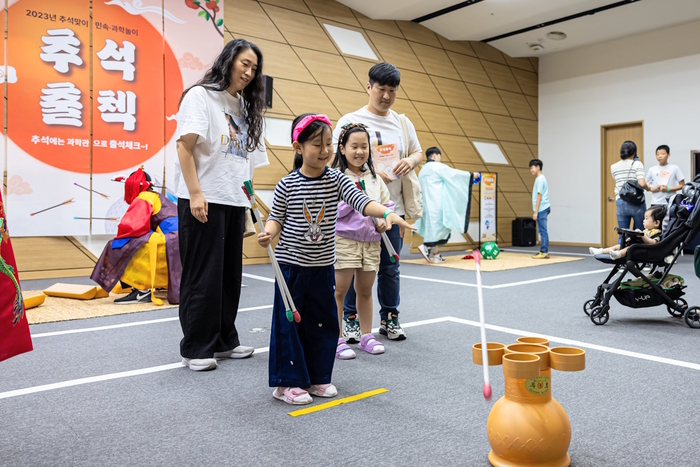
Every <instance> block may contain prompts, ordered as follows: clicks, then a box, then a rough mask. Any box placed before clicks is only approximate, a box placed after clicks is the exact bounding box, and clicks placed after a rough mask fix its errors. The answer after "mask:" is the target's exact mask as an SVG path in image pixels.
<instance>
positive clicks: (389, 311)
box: [333, 62, 423, 342]
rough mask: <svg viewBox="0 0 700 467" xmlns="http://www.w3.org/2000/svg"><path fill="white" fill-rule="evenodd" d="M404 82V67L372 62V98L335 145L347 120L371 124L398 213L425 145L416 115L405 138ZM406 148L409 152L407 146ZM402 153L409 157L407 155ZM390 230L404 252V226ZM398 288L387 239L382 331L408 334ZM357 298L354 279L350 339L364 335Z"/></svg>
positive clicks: (381, 277)
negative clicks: (398, 108) (398, 105)
mask: <svg viewBox="0 0 700 467" xmlns="http://www.w3.org/2000/svg"><path fill="white" fill-rule="evenodd" d="M400 82H401V73H400V72H399V70H398V69H397V68H396V67H395V66H394V65H391V64H389V63H386V62H382V63H378V64H376V65H374V66H373V67H372V68H370V70H369V81H368V83H367V94H369V102H368V103H367V105H366V106H364V107H362V108H361V109H359V110H356V111H355V112H350V113H349V114H346V115H344V116H343V117H341V119H340V120H338V123H337V124H336V126H335V130H334V131H333V144H334V147H337V145H338V137H339V135H340V129H341V127H342V126H343V125H346V124H348V123H363V124H364V125H366V126H367V130H368V131H369V134H370V139H371V146H372V158H373V161H374V167H375V169H376V172H377V175H379V176H380V177H382V179H383V180H384V182H385V183H386V185H387V187H388V188H389V194H390V196H391V201H393V202H394V204H395V208H394V209H395V211H396V214H399V215H400V216H402V217H405V215H406V207H405V206H404V196H409V194H404V193H403V191H402V180H401V177H403V176H405V175H407V174H409V172H411V171H412V170H413V169H415V167H416V166H417V165H418V164H420V163H421V161H422V160H423V151H422V149H421V146H420V143H419V142H418V136H417V135H416V129H415V128H414V126H413V124H412V123H411V121H410V120H408V118H406V119H405V123H406V134H407V138H404V136H403V135H404V130H403V126H402V121H401V117H400V116H399V115H398V114H397V113H396V112H394V111H393V110H391V106H392V105H393V104H394V101H395V100H396V93H397V92H398V88H399V83H400ZM404 118H405V117H404ZM405 139H406V140H405ZM405 148H406V149H407V151H406V152H404V151H405ZM402 156H406V157H403V158H402ZM419 196H420V195H419ZM386 234H387V236H388V237H389V240H390V241H391V244H392V245H393V247H394V249H395V250H396V251H397V252H398V253H399V254H400V252H401V247H402V246H403V232H402V231H400V229H399V228H398V227H395V228H393V229H391V230H388V231H387V232H386ZM399 292H400V282H399V264H398V262H396V263H392V262H391V260H390V257H389V253H388V252H387V250H386V247H385V246H384V245H382V252H381V260H380V264H379V272H378V273H377V298H378V299H379V304H380V305H381V309H380V311H379V315H380V317H381V325H380V328H379V333H380V334H383V335H385V336H387V337H388V338H389V339H392V340H403V339H405V338H406V333H405V332H404V330H403V328H401V325H400V324H399V320H398V316H399V310H398V306H399ZM355 300H356V295H355V288H354V287H353V286H352V285H351V286H350V289H349V290H348V293H347V295H346V296H345V306H344V307H343V315H344V318H345V324H344V325H343V336H344V337H345V338H346V339H347V340H348V342H355V341H359V340H360V337H361V335H360V325H359V322H358V320H357V314H356V308H355Z"/></svg>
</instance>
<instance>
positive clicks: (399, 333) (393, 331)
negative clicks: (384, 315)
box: [379, 314, 406, 341]
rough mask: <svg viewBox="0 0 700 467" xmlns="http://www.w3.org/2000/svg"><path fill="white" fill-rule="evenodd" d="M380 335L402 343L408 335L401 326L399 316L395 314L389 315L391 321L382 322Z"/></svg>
mask: <svg viewBox="0 0 700 467" xmlns="http://www.w3.org/2000/svg"><path fill="white" fill-rule="evenodd" d="M379 334H381V335H383V336H387V337H388V338H389V339H391V340H397V341H402V340H404V339H405V338H406V333H405V332H404V330H403V328H402V327H401V325H400V324H399V316H398V315H394V314H392V315H389V319H386V320H384V319H383V320H382V323H381V325H380V326H379Z"/></svg>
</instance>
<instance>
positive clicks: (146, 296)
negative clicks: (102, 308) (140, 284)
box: [114, 289, 151, 305]
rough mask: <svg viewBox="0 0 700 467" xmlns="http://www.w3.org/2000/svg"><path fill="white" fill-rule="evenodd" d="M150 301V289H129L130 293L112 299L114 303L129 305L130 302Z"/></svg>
mask: <svg viewBox="0 0 700 467" xmlns="http://www.w3.org/2000/svg"><path fill="white" fill-rule="evenodd" d="M150 301H151V291H150V290H145V291H142V290H136V289H131V293H130V294H129V295H127V296H125V297H121V298H117V299H115V300H114V304H115V305H131V304H132V303H148V302H150Z"/></svg>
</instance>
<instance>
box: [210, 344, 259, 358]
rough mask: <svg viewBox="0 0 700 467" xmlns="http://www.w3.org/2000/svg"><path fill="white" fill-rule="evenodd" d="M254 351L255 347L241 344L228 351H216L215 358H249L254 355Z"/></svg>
mask: <svg viewBox="0 0 700 467" xmlns="http://www.w3.org/2000/svg"><path fill="white" fill-rule="evenodd" d="M253 352H255V348H253V347H246V346H244V345H239V346H238V347H236V348H235V349H231V350H227V351H226V352H214V358H248V357H250V356H251V355H253Z"/></svg>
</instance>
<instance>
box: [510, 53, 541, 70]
mask: <svg viewBox="0 0 700 467" xmlns="http://www.w3.org/2000/svg"><path fill="white" fill-rule="evenodd" d="M503 56H504V57H505V59H506V63H507V64H508V66H510V67H512V68H520V69H521V70H525V71H535V69H534V68H533V67H532V63H530V60H528V59H527V58H511V57H509V56H508V55H506V54H503Z"/></svg>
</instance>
